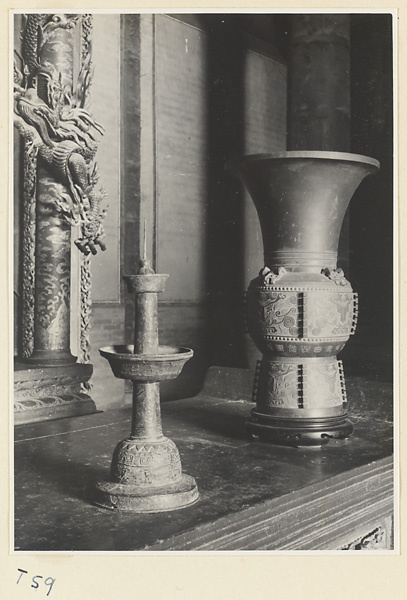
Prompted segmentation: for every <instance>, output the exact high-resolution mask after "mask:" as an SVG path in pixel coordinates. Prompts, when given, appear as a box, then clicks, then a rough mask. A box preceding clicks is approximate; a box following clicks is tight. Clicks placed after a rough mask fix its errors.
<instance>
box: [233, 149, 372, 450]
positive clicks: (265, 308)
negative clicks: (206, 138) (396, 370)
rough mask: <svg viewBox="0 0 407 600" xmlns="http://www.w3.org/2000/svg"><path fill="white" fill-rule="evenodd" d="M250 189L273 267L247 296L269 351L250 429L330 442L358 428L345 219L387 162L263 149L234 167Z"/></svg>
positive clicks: (252, 323)
mask: <svg viewBox="0 0 407 600" xmlns="http://www.w3.org/2000/svg"><path fill="white" fill-rule="evenodd" d="M229 168H230V169H231V170H233V171H234V172H235V173H237V174H238V175H239V177H240V178H241V180H242V181H243V183H244V184H245V185H246V187H247V189H248V190H249V192H250V194H251V196H252V199H253V201H254V204H255V206H256V209H257V213H258V215H259V219H260V225H261V229H262V235H263V244H264V260H265V266H264V268H263V269H261V271H260V273H259V276H258V277H257V278H256V279H254V280H253V281H251V283H250V285H249V288H248V291H247V294H246V322H247V329H248V331H249V334H250V335H251V337H252V339H253V340H254V342H255V344H256V345H257V347H258V349H259V350H260V351H261V352H262V354H263V359H262V360H261V361H259V363H258V366H257V370H256V375H255V381H254V387H253V400H254V401H255V402H256V408H255V409H253V410H252V413H251V418H250V420H249V421H248V429H249V431H250V432H251V434H252V435H255V436H260V437H261V438H265V439H268V440H270V441H271V442H274V443H277V444H289V445H294V446H299V445H322V444H324V443H327V442H328V441H329V439H330V438H344V437H347V436H349V435H350V434H351V433H352V431H353V426H352V424H351V422H350V421H349V420H348V418H347V412H346V390H345V381H344V375H343V368H342V363H341V361H338V360H337V358H336V356H337V354H338V353H339V352H340V351H341V350H342V349H343V347H344V346H345V344H346V342H347V341H348V339H349V337H350V336H351V335H353V334H354V332H355V328H356V321H357V314H358V301H357V294H356V293H354V292H353V290H352V287H351V285H350V283H349V281H348V280H347V279H346V277H345V274H344V273H343V271H342V270H341V269H338V268H337V263H336V261H337V249H338V242H339V234H340V229H341V226H342V221H343V217H344V214H345V211H346V208H347V206H348V204H349V201H350V199H351V197H352V195H353V194H354V192H355V190H356V189H357V187H358V186H359V184H360V183H361V181H362V180H363V179H364V178H365V177H366V176H368V175H370V174H373V173H375V172H376V171H377V170H378V168H379V163H378V162H377V161H375V160H374V159H371V158H369V157H364V156H359V155H353V154H345V153H339V152H335V153H334V152H307V151H303V152H285V153H279V154H276V155H254V156H249V157H245V158H243V159H241V160H240V161H235V162H233V163H230V164H229Z"/></svg>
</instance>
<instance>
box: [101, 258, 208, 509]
mask: <svg viewBox="0 0 407 600" xmlns="http://www.w3.org/2000/svg"><path fill="white" fill-rule="evenodd" d="M144 256H145V254H144ZM167 277H168V275H161V274H156V273H155V272H154V270H153V269H152V268H151V266H150V264H149V262H148V261H147V260H146V259H145V258H144V259H143V260H141V261H140V269H139V271H138V273H137V275H129V276H126V277H124V279H125V280H126V282H127V286H128V290H129V292H133V293H134V294H135V333H134V346H125V345H123V346H109V347H106V348H101V349H100V350H99V352H100V354H101V355H102V356H103V357H104V358H107V360H108V361H109V363H110V366H111V368H112V370H113V373H114V375H115V377H120V378H122V379H130V380H131V381H132V382H133V413H132V425H131V433H130V436H129V437H128V438H126V439H124V440H122V441H121V442H119V443H118V445H117V446H116V449H115V451H114V453H113V459H112V464H111V473H110V480H109V481H104V482H99V483H98V484H97V486H96V495H95V499H94V501H95V504H97V505H99V506H102V507H104V508H109V509H116V510H121V511H133V512H140V513H141V512H146V513H154V512H161V511H167V510H174V509H177V508H182V507H184V506H188V505H190V504H192V503H194V502H196V501H197V500H198V498H199V493H198V488H197V485H196V482H195V479H194V478H193V477H191V476H190V475H186V474H185V473H183V472H182V467H181V459H180V456H179V452H178V449H177V447H176V445H175V444H174V442H173V441H172V440H170V439H168V438H167V437H165V436H164V435H163V432H162V427H161V411H160V384H159V382H160V381H163V380H166V379H175V377H177V376H178V375H179V374H180V372H181V370H182V368H183V366H184V364H185V363H186V362H187V360H189V359H190V358H192V355H193V351H192V350H190V349H189V348H174V347H170V346H161V347H160V346H159V344H158V316H157V294H158V293H159V292H162V291H164V286H165V281H166V279H167Z"/></svg>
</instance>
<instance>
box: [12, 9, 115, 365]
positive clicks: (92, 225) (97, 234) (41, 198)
mask: <svg viewBox="0 0 407 600" xmlns="http://www.w3.org/2000/svg"><path fill="white" fill-rule="evenodd" d="M23 18H24V26H23V30H22V34H21V48H22V50H21V54H20V53H19V52H15V57H14V59H15V60H14V125H15V128H16V130H17V131H18V132H19V133H20V136H21V138H22V141H23V154H24V191H23V202H24V207H23V243H22V251H23V256H22V269H23V272H22V281H23V289H22V319H23V322H22V335H21V338H22V349H21V352H22V356H23V357H28V356H30V355H31V353H32V351H33V338H34V310H35V307H34V291H35V262H36V261H38V260H39V261H40V262H41V256H40V255H41V252H42V254H44V253H45V254H46V252H47V248H46V247H44V248H42V249H41V252H40V251H39V250H38V249H37V250H36V249H35V238H36V231H37V229H38V226H39V224H38V223H37V222H36V220H37V216H36V210H37V215H38V214H42V215H44V214H45V216H47V214H48V217H49V223H48V224H49V226H50V227H51V226H52V222H53V226H58V221H59V223H60V224H61V225H60V226H61V228H62V229H63V230H65V229H67V231H70V228H71V227H72V226H78V227H79V231H80V235H79V237H78V238H77V239H76V240H75V244H76V246H77V247H78V249H79V250H80V252H81V253H82V255H83V257H84V259H83V261H82V267H81V340H80V347H81V354H82V356H81V359H82V361H83V362H87V361H88V360H89V339H88V337H89V321H90V304H91V300H90V263H89V259H88V256H89V255H90V254H96V253H97V250H98V248H99V249H102V250H104V249H105V242H104V237H105V235H104V230H103V219H104V216H105V213H106V210H105V209H104V208H103V206H102V205H103V202H104V199H105V196H106V194H105V192H104V190H103V189H102V188H100V187H99V186H98V179H99V175H98V168H97V164H96V162H95V154H96V151H97V147H98V139H99V137H100V136H101V135H103V127H102V126H101V125H100V124H99V123H97V122H96V121H95V120H94V118H93V117H92V115H91V114H90V112H89V110H88V108H87V106H88V99H89V88H90V85H91V79H92V68H91V34H92V16H91V15H86V14H85V15H80V16H79V15H66V14H28V15H23ZM78 27H80V28H81V30H80V33H81V36H80V37H81V48H80V68H79V73H78V77H77V80H76V82H73V73H74V69H73V59H72V48H73V35H74V31H75V30H76V29H77V28H78ZM39 186H40V192H39ZM38 211H39V212H38ZM46 223H47V222H46V220H43V222H42V223H41V225H40V226H41V227H45V226H47V224H46ZM64 224H65V225H64ZM49 235H50V236H51V237H52V231H51V229H50V232H49ZM48 237H49V236H48ZM48 237H47V238H45V239H48ZM68 237H69V238H70V235H68ZM50 239H51V238H50ZM67 243H70V241H69V239H68V238H67ZM50 248H51V244H50ZM50 251H51V250H50ZM36 254H37V256H36ZM42 258H44V256H43V257H42ZM47 262H48V264H50V263H49V261H47V257H45V258H44V260H43V261H42V263H44V264H43V266H44V268H46V264H47ZM53 262H54V263H55V257H54V261H53ZM42 263H41V264H42ZM41 268H42V267H41ZM61 269H62V270H63V271H64V274H63V275H61V273H59V274H58V277H59V275H61V277H60V279H61V281H58V282H57V283H58V289H59V292H58V294H57V297H55V291H54V290H51V288H50V292H49V294H50V301H51V302H52V306H50V310H49V311H48V310H45V309H44V310H43V313H44V314H42V316H41V315H40V319H42V321H43V325H44V323H45V322H48V321H49V320H50V319H52V314H53V313H52V307H53V306H55V309H56V310H57V309H58V307H57V304H56V303H58V302H62V301H63V297H64V290H65V289H67V288H66V282H65V283H64V281H63V277H65V278H66V277H68V278H69V276H70V272H69V266H68V265H66V267H63V266H61ZM54 275H55V274H54ZM49 276H50V277H52V276H53V274H52V273H50V274H49ZM51 287H52V286H51ZM54 287H55V286H54ZM68 289H69V282H68ZM43 293H45V294H47V291H46V290H44V292H43ZM51 296H52V298H51ZM46 313H47V314H46ZM45 324H46V323H45Z"/></svg>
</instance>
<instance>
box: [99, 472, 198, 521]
mask: <svg viewBox="0 0 407 600" xmlns="http://www.w3.org/2000/svg"><path fill="white" fill-rule="evenodd" d="M198 499H199V492H198V487H197V485H196V481H195V479H194V478H193V477H191V476H190V475H186V474H185V473H183V474H182V476H181V479H180V480H179V481H177V482H175V483H171V484H169V485H166V486H161V487H147V488H146V487H142V486H139V485H132V484H126V483H115V482H110V481H102V482H98V483H97V484H96V492H95V496H94V499H93V503H94V504H96V505H97V506H101V507H102V508H107V509H110V510H117V511H123V512H136V513H156V512H166V511H169V510H176V509H178V508H184V507H186V506H189V505H191V504H194V503H195V502H197V500H198Z"/></svg>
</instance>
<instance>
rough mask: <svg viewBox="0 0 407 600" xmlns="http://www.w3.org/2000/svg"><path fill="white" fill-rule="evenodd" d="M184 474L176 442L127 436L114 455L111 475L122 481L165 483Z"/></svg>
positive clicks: (133, 483) (146, 483) (114, 479)
mask: <svg viewBox="0 0 407 600" xmlns="http://www.w3.org/2000/svg"><path fill="white" fill-rule="evenodd" d="M181 477H182V468H181V459H180V456H179V452H178V449H177V447H176V445H175V444H174V442H173V441H172V440H170V439H168V438H165V437H162V438H161V439H160V440H157V441H149V440H146V441H144V440H142V439H131V438H128V439H125V440H122V441H121V442H119V444H118V445H117V446H116V449H115V451H114V454H113V459H112V467H111V478H112V481H115V482H118V483H122V484H132V485H139V486H163V485H167V484H171V483H174V482H176V481H178V480H180V479H181Z"/></svg>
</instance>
